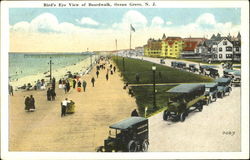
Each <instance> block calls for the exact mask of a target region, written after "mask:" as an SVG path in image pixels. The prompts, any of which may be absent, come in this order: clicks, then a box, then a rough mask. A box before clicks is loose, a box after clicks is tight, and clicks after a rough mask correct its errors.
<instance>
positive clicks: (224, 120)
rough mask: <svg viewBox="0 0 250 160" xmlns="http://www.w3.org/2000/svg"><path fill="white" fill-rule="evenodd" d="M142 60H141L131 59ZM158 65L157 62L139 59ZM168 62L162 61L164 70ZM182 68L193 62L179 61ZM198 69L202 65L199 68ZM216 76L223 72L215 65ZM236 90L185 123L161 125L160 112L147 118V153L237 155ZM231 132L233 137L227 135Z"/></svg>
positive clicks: (193, 115)
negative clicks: (211, 152) (218, 153)
mask: <svg viewBox="0 0 250 160" xmlns="http://www.w3.org/2000/svg"><path fill="white" fill-rule="evenodd" d="M132 58H138V59H142V57H132ZM143 60H145V61H150V62H154V63H157V64H160V58H151V57H143ZM172 61H182V60H172V59H166V60H165V64H163V65H166V66H171V62H172ZM182 62H185V63H186V64H197V66H198V65H199V63H195V62H188V61H182ZM201 65H202V64H201ZM217 69H218V72H219V74H220V75H223V68H222V66H221V65H217ZM240 90H241V88H240V87H233V90H232V92H231V94H230V95H229V96H226V97H224V98H223V99H217V101H216V102H214V103H211V104H210V105H209V106H204V108H203V111H202V112H192V113H190V114H189V116H188V117H187V118H186V120H185V122H171V121H163V119H162V114H163V113H162V112H161V113H159V114H157V115H155V116H153V117H150V118H149V128H150V129H149V141H150V146H149V151H150V152H179V151H181V152H189V151H192V152H196V151H197V152H201V151H205V152H210V151H213V152H229V151H231V152H235V151H240V149H241V148H240V145H241V144H240V140H241V137H240V135H241V133H240V132H241V131H240V120H241V119H240V117H241V115H240V111H241V106H240V97H241V96H240ZM229 132H231V133H232V132H233V133H234V134H231V135H230V134H229Z"/></svg>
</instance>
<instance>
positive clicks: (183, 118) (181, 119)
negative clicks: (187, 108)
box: [180, 112, 186, 122]
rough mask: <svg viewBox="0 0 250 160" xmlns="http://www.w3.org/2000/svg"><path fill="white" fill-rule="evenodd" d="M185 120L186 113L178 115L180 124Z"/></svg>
mask: <svg viewBox="0 0 250 160" xmlns="http://www.w3.org/2000/svg"><path fill="white" fill-rule="evenodd" d="M185 118H186V113H185V112H184V113H181V115H180V121H181V122H184V121H185Z"/></svg>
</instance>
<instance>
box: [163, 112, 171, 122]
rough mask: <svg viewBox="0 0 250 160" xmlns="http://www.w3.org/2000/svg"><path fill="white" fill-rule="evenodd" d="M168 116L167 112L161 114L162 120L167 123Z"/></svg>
mask: <svg viewBox="0 0 250 160" xmlns="http://www.w3.org/2000/svg"><path fill="white" fill-rule="evenodd" d="M169 115H170V113H169V111H164V112H163V120H165V121H167V120H168V117H169Z"/></svg>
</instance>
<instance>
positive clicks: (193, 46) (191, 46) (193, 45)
mask: <svg viewBox="0 0 250 160" xmlns="http://www.w3.org/2000/svg"><path fill="white" fill-rule="evenodd" d="M205 40H206V39H205V38H191V37H190V38H184V39H183V41H184V46H183V50H182V53H181V58H192V59H193V58H201V54H200V52H201V51H199V49H198V50H197V47H198V45H199V44H201V43H202V42H204V41H205Z"/></svg>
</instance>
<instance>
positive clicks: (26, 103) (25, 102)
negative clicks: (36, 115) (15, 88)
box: [24, 96, 30, 111]
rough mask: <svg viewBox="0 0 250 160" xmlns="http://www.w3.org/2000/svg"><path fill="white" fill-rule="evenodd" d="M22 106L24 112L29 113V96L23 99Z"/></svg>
mask: <svg viewBox="0 0 250 160" xmlns="http://www.w3.org/2000/svg"><path fill="white" fill-rule="evenodd" d="M24 104H25V108H24V110H26V111H29V109H30V97H29V96H27V97H26V98H25V100H24Z"/></svg>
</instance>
